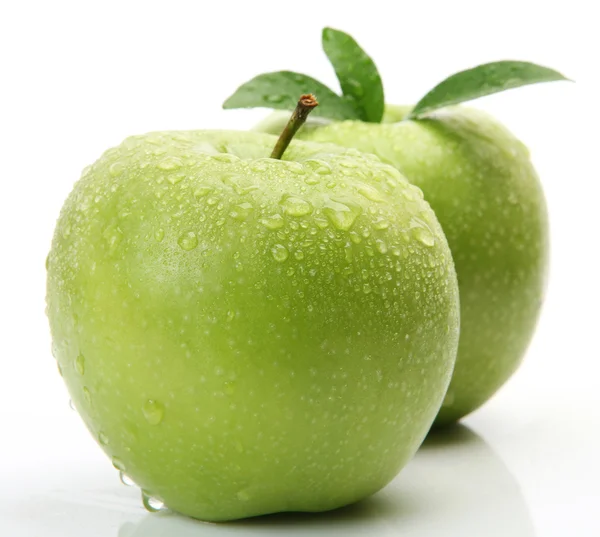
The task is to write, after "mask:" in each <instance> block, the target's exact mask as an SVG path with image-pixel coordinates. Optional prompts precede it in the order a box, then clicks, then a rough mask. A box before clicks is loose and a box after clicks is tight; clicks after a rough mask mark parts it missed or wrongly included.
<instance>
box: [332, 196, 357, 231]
mask: <svg viewBox="0 0 600 537" xmlns="http://www.w3.org/2000/svg"><path fill="white" fill-rule="evenodd" d="M360 212H361V210H360V208H359V207H357V206H353V205H351V204H349V203H348V202H345V201H344V202H343V203H342V201H340V200H334V199H331V198H328V199H327V200H326V201H325V203H324V204H323V213H324V214H325V216H327V218H328V219H329V221H330V222H331V223H332V224H333V226H334V227H335V228H336V229H339V230H341V231H348V230H349V229H350V228H351V227H352V224H354V221H355V220H356V218H357V216H358V215H359V214H360Z"/></svg>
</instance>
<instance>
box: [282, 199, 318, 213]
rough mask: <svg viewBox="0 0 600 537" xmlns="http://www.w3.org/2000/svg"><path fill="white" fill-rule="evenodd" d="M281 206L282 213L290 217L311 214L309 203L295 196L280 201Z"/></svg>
mask: <svg viewBox="0 0 600 537" xmlns="http://www.w3.org/2000/svg"><path fill="white" fill-rule="evenodd" d="M281 205H282V206H283V210H284V212H285V213H287V214H289V215H290V216H305V215H307V214H310V213H311V212H312V206H311V204H310V203H308V202H307V201H305V200H303V199H302V198H297V197H295V196H289V197H285V198H284V199H283V200H282V201H281Z"/></svg>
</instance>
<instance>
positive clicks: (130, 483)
mask: <svg viewBox="0 0 600 537" xmlns="http://www.w3.org/2000/svg"><path fill="white" fill-rule="evenodd" d="M119 479H120V480H121V483H123V485H125V486H126V487H135V481H134V480H133V479H131V477H129V476H128V475H127V474H126V473H125V472H123V471H122V470H121V471H120V472H119Z"/></svg>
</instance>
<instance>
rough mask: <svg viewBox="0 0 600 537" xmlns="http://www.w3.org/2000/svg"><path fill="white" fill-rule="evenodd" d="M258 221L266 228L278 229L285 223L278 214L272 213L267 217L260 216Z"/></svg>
mask: <svg viewBox="0 0 600 537" xmlns="http://www.w3.org/2000/svg"><path fill="white" fill-rule="evenodd" d="M260 223H261V224H262V225H263V226H265V227H266V228H268V229H280V228H282V227H283V225H284V224H285V220H284V219H283V217H282V216H281V215H279V214H274V215H273V216H269V217H268V218H261V220H260Z"/></svg>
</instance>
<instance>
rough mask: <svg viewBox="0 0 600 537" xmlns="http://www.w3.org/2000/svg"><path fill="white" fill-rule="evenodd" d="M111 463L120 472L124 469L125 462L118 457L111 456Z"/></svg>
mask: <svg viewBox="0 0 600 537" xmlns="http://www.w3.org/2000/svg"><path fill="white" fill-rule="evenodd" d="M112 465H113V466H114V467H115V468H116V469H117V470H120V471H121V472H124V471H125V463H124V462H123V461H122V460H121V459H119V457H113V458H112Z"/></svg>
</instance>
